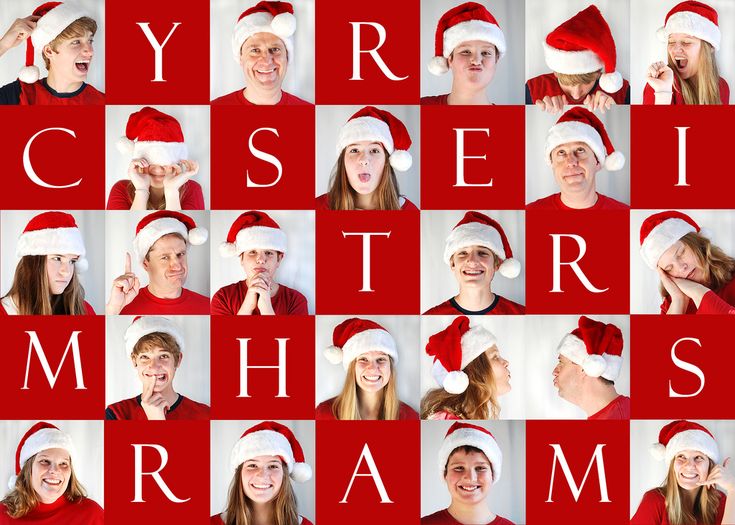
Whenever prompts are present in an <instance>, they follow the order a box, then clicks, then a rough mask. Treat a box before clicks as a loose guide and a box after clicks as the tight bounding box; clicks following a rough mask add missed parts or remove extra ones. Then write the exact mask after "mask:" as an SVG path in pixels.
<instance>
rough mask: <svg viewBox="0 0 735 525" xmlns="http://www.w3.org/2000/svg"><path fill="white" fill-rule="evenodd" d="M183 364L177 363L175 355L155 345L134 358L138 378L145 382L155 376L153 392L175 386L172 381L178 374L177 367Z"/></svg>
mask: <svg viewBox="0 0 735 525" xmlns="http://www.w3.org/2000/svg"><path fill="white" fill-rule="evenodd" d="M180 364H181V361H179V364H178V365H177V364H176V363H175V359H174V356H173V354H172V353H171V352H169V351H168V350H164V349H163V348H161V347H158V346H156V347H153V348H150V349H148V350H144V351H143V352H140V353H138V355H136V356H135V357H134V358H133V366H134V367H135V369H136V370H137V371H138V379H139V380H140V382H141V383H145V381H146V379H147V380H150V378H153V377H155V383H154V384H153V392H159V393H160V392H164V391H166V390H167V389H169V388H173V386H172V383H173V380H174V376H176V369H177V368H178V366H179V365H180Z"/></svg>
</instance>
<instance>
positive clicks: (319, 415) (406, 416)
mask: <svg viewBox="0 0 735 525" xmlns="http://www.w3.org/2000/svg"><path fill="white" fill-rule="evenodd" d="M335 399H337V398H336V397H333V398H332V399H327V400H326V401H322V402H321V403H319V404H318V405H317V407H316V419H321V420H329V421H334V420H335V419H336V418H335V417H334V413H333V412H332V405H334V400H335ZM400 403H401V404H400V407H399V409H398V419H399V420H401V421H404V420H417V419H418V418H419V415H418V413H417V412H416V411H415V410H414V409H413V408H411V407H410V406H408V405H407V404H406V403H404V402H403V401H401V402H400Z"/></svg>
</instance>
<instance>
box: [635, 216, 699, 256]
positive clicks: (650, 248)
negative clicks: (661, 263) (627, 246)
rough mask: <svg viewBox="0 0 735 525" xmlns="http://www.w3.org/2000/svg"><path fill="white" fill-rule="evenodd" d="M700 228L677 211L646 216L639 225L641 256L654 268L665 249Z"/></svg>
mask: <svg viewBox="0 0 735 525" xmlns="http://www.w3.org/2000/svg"><path fill="white" fill-rule="evenodd" d="M700 232H701V228H700V227H699V225H698V224H697V223H696V222H694V219H692V218H691V217H690V216H689V215H687V214H686V213H681V212H678V211H662V212H660V213H654V214H653V215H651V216H650V217H648V218H647V219H646V220H645V221H643V224H642V225H641V237H640V239H641V257H643V260H644V261H645V262H646V264H647V265H648V267H649V268H651V269H652V270H655V269H656V268H657V267H658V260H659V259H660V258H661V256H662V255H663V254H664V252H665V251H666V250H668V249H669V248H671V247H672V246H673V245H674V244H676V241H678V240H679V239H681V238H682V237H684V236H685V235H686V234H687V233H700Z"/></svg>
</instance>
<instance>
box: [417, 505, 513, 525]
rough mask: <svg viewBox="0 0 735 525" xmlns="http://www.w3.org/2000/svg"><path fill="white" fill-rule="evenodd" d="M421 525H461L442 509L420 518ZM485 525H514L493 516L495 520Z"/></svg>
mask: <svg viewBox="0 0 735 525" xmlns="http://www.w3.org/2000/svg"><path fill="white" fill-rule="evenodd" d="M421 525H463V524H462V523H460V522H459V521H457V520H455V519H454V518H453V517H452V515H451V514H449V510H447V509H444V510H440V511H438V512H435V513H434V514H429V515H428V516H424V517H423V518H421ZM487 525H514V523H513V522H512V521H510V520H508V519H505V518H504V517H502V516H495V519H494V520H493V521H491V522H489V523H488V524H487Z"/></svg>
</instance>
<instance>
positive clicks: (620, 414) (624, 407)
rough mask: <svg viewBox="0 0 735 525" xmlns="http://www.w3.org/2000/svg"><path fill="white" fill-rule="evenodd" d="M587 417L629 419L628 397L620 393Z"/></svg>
mask: <svg viewBox="0 0 735 525" xmlns="http://www.w3.org/2000/svg"><path fill="white" fill-rule="evenodd" d="M587 419H630V398H629V397H626V396H623V395H620V396H618V397H616V398H615V399H613V400H612V401H610V403H608V405H607V406H606V407H604V408H603V409H601V410H600V411H599V412H596V413H594V414H592V415H591V416H590V417H588V418H587Z"/></svg>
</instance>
